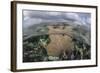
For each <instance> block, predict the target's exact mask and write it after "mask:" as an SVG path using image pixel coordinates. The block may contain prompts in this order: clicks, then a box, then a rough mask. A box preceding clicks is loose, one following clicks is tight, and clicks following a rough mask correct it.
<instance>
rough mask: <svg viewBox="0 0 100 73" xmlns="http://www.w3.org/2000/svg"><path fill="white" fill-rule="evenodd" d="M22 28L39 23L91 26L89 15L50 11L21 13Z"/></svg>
mask: <svg viewBox="0 0 100 73" xmlns="http://www.w3.org/2000/svg"><path fill="white" fill-rule="evenodd" d="M23 15H24V27H28V26H31V25H34V24H39V23H41V22H66V21H69V22H73V23H76V24H80V25H87V24H91V15H90V14H89V13H77V12H51V11H32V10H30V11H29V10H25V11H23Z"/></svg>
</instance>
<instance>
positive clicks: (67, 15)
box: [65, 13, 80, 20]
mask: <svg viewBox="0 0 100 73" xmlns="http://www.w3.org/2000/svg"><path fill="white" fill-rule="evenodd" d="M65 16H66V18H69V19H75V20H80V17H79V15H78V14H77V13H65Z"/></svg>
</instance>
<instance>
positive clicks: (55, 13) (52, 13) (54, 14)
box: [46, 12, 61, 16]
mask: <svg viewBox="0 0 100 73" xmlns="http://www.w3.org/2000/svg"><path fill="white" fill-rule="evenodd" d="M46 14H48V15H52V16H57V15H61V12H46Z"/></svg>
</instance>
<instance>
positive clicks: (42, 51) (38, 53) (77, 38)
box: [23, 25, 91, 62]
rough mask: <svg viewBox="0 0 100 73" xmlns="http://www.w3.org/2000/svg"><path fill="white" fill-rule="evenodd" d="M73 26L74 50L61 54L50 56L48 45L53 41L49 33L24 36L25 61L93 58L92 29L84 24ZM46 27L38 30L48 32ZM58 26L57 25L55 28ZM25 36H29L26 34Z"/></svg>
mask: <svg viewBox="0 0 100 73" xmlns="http://www.w3.org/2000/svg"><path fill="white" fill-rule="evenodd" d="M67 26H70V25H67ZM72 27H73V36H72V37H71V38H72V42H73V43H74V45H73V50H71V51H65V52H64V53H61V55H59V56H49V55H48V53H47V45H48V44H49V43H50V42H51V40H50V37H49V36H50V35H49V34H43V35H38V36H36V35H33V36H31V37H29V38H27V39H24V38H23V62H40V61H59V60H84V59H91V45H90V37H89V36H90V31H88V30H86V28H82V27H83V26H82V27H81V26H79V27H77V26H76V27H74V26H72ZM44 28H45V30H43V29H40V27H39V28H38V30H37V32H45V31H46V32H47V31H48V29H47V28H46V26H45V27H44ZM56 28H57V27H56V26H55V27H54V29H56ZM63 29H66V28H63ZM71 34H72V33H71ZM23 37H27V36H26V35H25V36H23ZM62 37H63V36H62ZM66 45H67V44H66Z"/></svg>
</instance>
